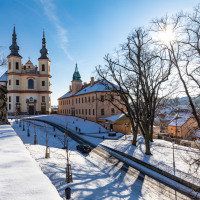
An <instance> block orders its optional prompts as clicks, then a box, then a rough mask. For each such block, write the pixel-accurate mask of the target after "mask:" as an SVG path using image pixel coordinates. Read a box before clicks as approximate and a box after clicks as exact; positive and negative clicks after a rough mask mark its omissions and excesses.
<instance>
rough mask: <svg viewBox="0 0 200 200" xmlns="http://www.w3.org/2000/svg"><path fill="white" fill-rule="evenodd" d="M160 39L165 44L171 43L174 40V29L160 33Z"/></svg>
mask: <svg viewBox="0 0 200 200" xmlns="http://www.w3.org/2000/svg"><path fill="white" fill-rule="evenodd" d="M160 39H161V40H162V41H163V42H170V41H172V39H173V31H172V29H167V30H166V31H164V32H162V33H160Z"/></svg>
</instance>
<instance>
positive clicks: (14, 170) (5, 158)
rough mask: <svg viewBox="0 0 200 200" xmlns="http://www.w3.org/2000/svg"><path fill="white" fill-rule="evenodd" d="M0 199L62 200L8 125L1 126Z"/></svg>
mask: <svg viewBox="0 0 200 200" xmlns="http://www.w3.org/2000/svg"><path fill="white" fill-rule="evenodd" d="M0 199H1V200H8V199H9V200H10V199H15V200H27V199H28V200H61V199H62V198H61V197H60V195H59V194H58V192H57V190H56V189H55V187H54V186H53V184H52V183H51V181H50V180H49V179H48V178H47V176H46V175H44V174H43V172H42V171H41V169H40V167H39V165H38V163H37V162H36V161H35V160H34V159H33V158H32V157H31V155H30V154H29V152H28V151H27V149H26V148H25V146H24V144H23V143H22V141H21V139H20V138H19V137H18V136H17V134H16V133H15V131H14V130H13V128H12V127H11V126H10V125H1V126H0Z"/></svg>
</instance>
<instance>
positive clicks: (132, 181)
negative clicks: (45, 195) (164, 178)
mask: <svg viewBox="0 0 200 200" xmlns="http://www.w3.org/2000/svg"><path fill="white" fill-rule="evenodd" d="M43 117H44V119H45V120H46V119H47V118H45V116H43ZM48 117H49V119H51V120H52V121H54V122H55V121H56V119H55V116H48ZM36 123H37V124H38V125H41V127H39V129H38V130H37V135H38V145H33V141H34V126H33V124H31V125H30V137H27V132H26V131H22V127H19V125H18V124H16V123H15V122H14V120H13V121H12V122H11V124H12V127H13V128H14V130H15V131H16V132H17V134H18V136H19V137H20V138H21V140H22V141H23V143H24V144H25V146H26V148H27V149H28V150H29V152H30V154H31V155H32V157H33V158H34V159H35V160H36V161H37V162H38V163H39V166H40V167H41V169H42V171H43V172H44V174H46V175H47V176H48V178H49V179H50V180H51V181H52V183H53V185H54V186H55V187H56V189H57V191H58V192H59V194H60V196H61V197H62V198H63V199H64V196H65V194H64V189H65V188H66V187H68V186H69V187H70V188H71V189H72V199H77V200H79V199H92V200H93V199H95V200H96V199H97V200H98V199H110V200H111V199H114V200H116V199H148V200H151V199H169V198H168V197H166V196H165V195H163V194H162V191H157V190H155V189H154V188H152V187H151V185H148V184H146V183H145V180H143V181H141V179H139V177H137V176H136V177H133V176H131V175H129V174H128V173H126V172H124V171H122V170H120V169H119V168H117V167H115V166H113V165H111V164H110V163H109V162H107V161H105V160H104V159H102V158H101V157H99V156H97V155H96V154H94V153H92V152H91V153H90V154H86V155H82V154H81V153H79V152H78V151H76V150H75V146H76V143H75V142H74V141H73V140H69V148H70V161H71V165H72V174H73V182H72V183H70V184H67V183H65V167H66V160H65V159H64V157H65V150H63V149H60V148H58V147H62V144H60V143H59V141H58V139H57V137H56V138H55V137H54V135H52V137H50V140H49V144H48V145H49V146H50V149H51V158H49V159H45V158H44V153H45V140H44V139H43V137H42V136H44V134H45V132H44V129H43V128H42V127H44V126H47V128H48V127H49V126H48V125H44V124H43V123H41V122H36ZM85 123H89V122H85ZM90 123H92V122H90ZM87 125H90V124H87ZM97 126H98V125H97ZM80 127H81V126H80ZM89 127H91V126H88V127H87V128H89ZM82 128H83V127H82ZM87 128H85V130H86V129H87ZM98 128H99V127H96V126H93V130H97V131H98ZM26 129H27V125H26ZM49 130H50V129H49ZM51 130H52V127H51ZM86 131H87V130H86ZM97 131H95V132H97ZM56 132H57V134H59V131H58V130H56ZM90 133H91V132H90ZM52 134H54V132H53V130H52ZM77 134H78V133H77ZM84 137H86V136H84ZM87 137H88V136H87ZM88 138H91V140H93V141H96V142H102V141H103V140H102V141H98V140H100V139H98V138H92V137H88ZM109 141H110V140H109ZM54 199H56V198H54Z"/></svg>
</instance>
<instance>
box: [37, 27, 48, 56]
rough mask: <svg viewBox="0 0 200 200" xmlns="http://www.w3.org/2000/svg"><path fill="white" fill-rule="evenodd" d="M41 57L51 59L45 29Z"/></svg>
mask: <svg viewBox="0 0 200 200" xmlns="http://www.w3.org/2000/svg"><path fill="white" fill-rule="evenodd" d="M40 53H41V56H40V58H39V59H49V58H48V54H49V52H48V50H47V48H46V38H45V32H44V29H43V38H42V49H41V50H40Z"/></svg>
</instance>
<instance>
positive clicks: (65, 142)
mask: <svg viewBox="0 0 200 200" xmlns="http://www.w3.org/2000/svg"><path fill="white" fill-rule="evenodd" d="M56 137H57V139H58V144H59V145H60V144H61V145H62V146H63V147H62V148H63V149H65V152H66V156H63V155H62V154H58V156H59V158H61V159H65V160H66V182H67V183H70V182H72V170H71V164H70V160H69V158H70V154H71V151H70V149H71V148H73V147H74V145H75V144H74V145H72V146H71V148H69V142H70V141H72V139H71V138H70V137H69V136H68V121H67V117H66V118H65V131H64V132H60V131H58V130H57V131H56Z"/></svg>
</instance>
